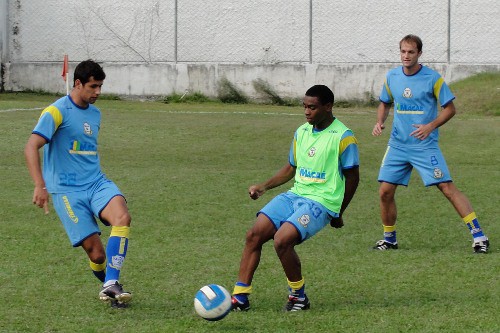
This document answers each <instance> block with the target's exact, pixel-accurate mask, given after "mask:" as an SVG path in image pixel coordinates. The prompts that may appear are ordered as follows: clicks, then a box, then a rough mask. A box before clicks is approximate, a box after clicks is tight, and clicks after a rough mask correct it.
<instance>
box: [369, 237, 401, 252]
mask: <svg viewBox="0 0 500 333" xmlns="http://www.w3.org/2000/svg"><path fill="white" fill-rule="evenodd" d="M397 248H398V243H397V242H396V243H389V242H388V241H386V240H384V239H381V240H379V241H378V242H377V243H375V246H374V247H373V249H374V250H380V251H386V250H396V249H397Z"/></svg>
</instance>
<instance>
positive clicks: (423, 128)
mask: <svg viewBox="0 0 500 333" xmlns="http://www.w3.org/2000/svg"><path fill="white" fill-rule="evenodd" d="M412 126H413V127H415V128H416V130H414V131H413V132H411V133H410V136H413V137H415V138H417V139H419V140H425V139H427V137H428V136H429V135H430V134H431V132H432V131H433V130H434V128H433V127H432V126H431V125H429V124H424V125H423V124H413V125H412Z"/></svg>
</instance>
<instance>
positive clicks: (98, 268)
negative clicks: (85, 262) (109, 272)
mask: <svg viewBox="0 0 500 333" xmlns="http://www.w3.org/2000/svg"><path fill="white" fill-rule="evenodd" d="M89 263H90V269H92V273H94V275H95V277H96V278H98V279H99V281H101V282H104V280H105V279H106V261H105V262H103V263H102V264H96V263H95V262H92V261H90V260H89Z"/></svg>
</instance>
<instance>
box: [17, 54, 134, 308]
mask: <svg viewBox="0 0 500 333" xmlns="http://www.w3.org/2000/svg"><path fill="white" fill-rule="evenodd" d="M105 78H106V74H105V73H104V71H103V69H102V67H101V66H100V65H99V64H97V63H96V62H94V61H92V60H86V61H83V62H81V63H80V64H78V65H77V66H76V68H75V72H74V78H73V80H74V85H73V89H72V91H71V93H70V94H69V95H68V96H64V97H62V98H60V99H59V100H57V101H56V102H54V103H53V104H52V105H50V106H49V107H47V108H45V109H44V110H43V111H42V114H41V116H40V118H39V119H38V123H37V124H36V126H35V128H34V130H33V132H32V134H31V136H30V138H29V140H28V142H27V144H26V146H25V150H24V153H25V157H26V162H27V166H28V170H29V172H30V175H31V178H32V179H33V181H34V183H35V189H34V192H33V203H34V204H36V205H37V206H38V207H40V208H43V209H44V210H45V213H46V214H48V213H49V208H48V203H49V193H50V194H51V196H52V200H53V205H54V209H55V211H56V213H57V214H58V216H59V218H60V220H61V222H62V224H63V226H64V228H65V230H66V233H67V235H68V237H69V240H70V242H71V244H72V245H73V246H74V247H78V246H81V247H82V248H83V249H84V250H85V252H86V253H87V255H88V257H89V259H90V267H91V269H92V271H93V273H94V275H95V276H96V277H97V278H98V279H99V280H100V281H102V282H103V288H102V290H101V291H100V293H99V298H100V299H101V300H103V301H111V305H112V306H114V307H125V304H126V303H127V302H129V301H130V299H131V298H132V295H131V294H130V293H128V292H126V291H124V290H123V288H122V285H121V284H120V283H119V282H118V279H119V276H120V271H121V268H122V265H123V262H124V259H125V255H126V253H127V247H128V236H129V229H130V221H131V217H130V214H129V212H128V208H127V204H126V201H125V198H124V197H123V194H122V193H121V192H120V190H119V189H118V187H117V186H116V185H115V184H114V183H113V182H112V181H110V180H109V179H107V178H106V176H105V175H104V174H103V173H102V171H101V166H100V161H99V155H98V152H97V139H98V135H99V129H100V127H101V113H100V111H99V109H98V108H96V107H95V106H94V105H93V104H94V103H95V101H96V100H97V99H98V97H99V95H100V94H101V87H102V85H103V82H104V79H105ZM42 147H43V151H44V153H43V173H42V168H41V165H40V164H41V163H40V157H39V149H40V148H42ZM95 217H99V219H100V220H101V221H102V223H103V224H105V225H108V226H109V225H111V234H110V237H109V240H108V243H107V246H106V251H105V250H104V247H103V244H102V242H101V239H100V234H101V231H100V229H99V226H98V225H97V222H96V219H95Z"/></svg>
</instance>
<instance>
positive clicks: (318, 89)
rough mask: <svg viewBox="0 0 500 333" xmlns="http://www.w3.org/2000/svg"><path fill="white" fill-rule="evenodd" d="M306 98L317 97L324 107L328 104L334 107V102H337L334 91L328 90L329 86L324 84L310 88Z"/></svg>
mask: <svg viewBox="0 0 500 333" xmlns="http://www.w3.org/2000/svg"><path fill="white" fill-rule="evenodd" d="M306 96H309V97H317V98H318V101H319V102H320V103H321V104H322V105H325V104H328V103H332V105H333V102H334V100H335V97H334V96H333V92H332V90H331V89H330V88H328V87H327V86H325V85H322V84H317V85H314V86H312V87H311V88H309V89H308V90H307V91H306Z"/></svg>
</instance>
